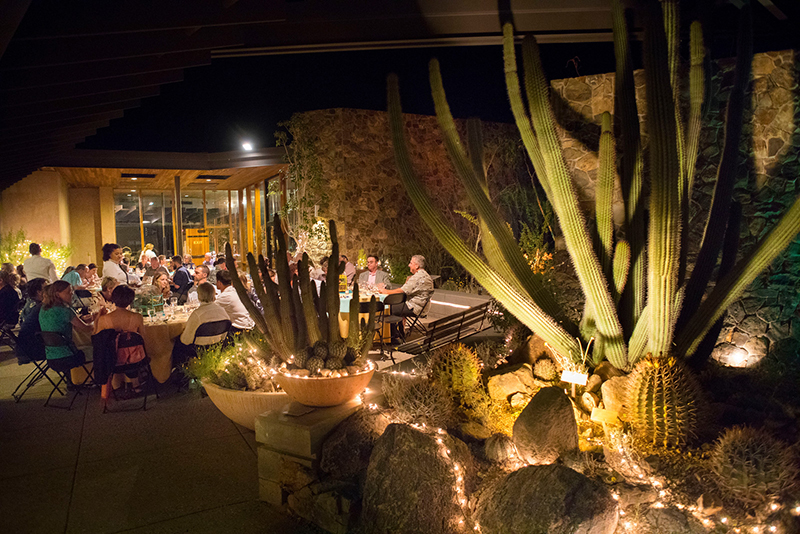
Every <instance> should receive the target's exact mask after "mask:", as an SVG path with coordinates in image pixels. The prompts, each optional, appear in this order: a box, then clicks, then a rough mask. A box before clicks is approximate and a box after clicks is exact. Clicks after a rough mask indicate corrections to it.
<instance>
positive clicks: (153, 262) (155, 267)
mask: <svg viewBox="0 0 800 534" xmlns="http://www.w3.org/2000/svg"><path fill="white" fill-rule="evenodd" d="M158 273H164V274H166V275H167V276H169V271H168V270H167V268H166V267H162V266H161V262H160V261H159V260H158V256H153V257H152V258H150V261H149V262H148V264H147V267H146V268H145V270H144V275H145V276H152V277H154V278H155V276H156V275H157V274H158Z"/></svg>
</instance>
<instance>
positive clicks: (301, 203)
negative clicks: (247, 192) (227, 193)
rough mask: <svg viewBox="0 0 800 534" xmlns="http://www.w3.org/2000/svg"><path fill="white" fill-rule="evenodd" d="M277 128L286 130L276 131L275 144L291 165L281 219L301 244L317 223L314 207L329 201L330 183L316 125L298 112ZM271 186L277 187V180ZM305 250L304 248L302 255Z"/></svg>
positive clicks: (287, 176)
mask: <svg viewBox="0 0 800 534" xmlns="http://www.w3.org/2000/svg"><path fill="white" fill-rule="evenodd" d="M278 127H280V128H283V129H282V130H278V131H276V132H275V145H276V146H279V147H284V148H285V150H286V153H285V156H284V159H285V161H286V162H287V163H288V164H289V165H288V169H287V171H286V174H285V177H286V180H287V183H288V188H287V189H288V195H287V199H286V204H285V205H284V206H283V207H282V208H281V217H282V218H283V219H284V220H285V221H286V223H287V227H288V233H289V235H290V236H291V237H293V238H294V239H295V240H297V241H298V244H300V243H301V242H303V241H304V240H305V239H306V238H307V237H308V234H309V233H311V231H312V227H313V226H314V224H315V223H316V222H317V213H316V209H315V206H318V205H320V204H327V202H328V195H327V193H326V191H327V189H326V185H327V184H326V183H325V180H324V176H323V170H322V163H321V162H320V160H319V156H318V155H317V151H316V141H317V139H316V137H315V135H314V131H315V129H314V125H313V124H311V123H310V121H309V120H308V118H307V117H305V116H304V115H303V114H302V113H296V114H294V115H292V118H290V119H289V120H288V121H284V122H280V123H278ZM270 184H276V185H275V186H273V187H278V180H273V181H272V182H270ZM303 251H304V250H303V249H302V248H301V250H300V252H303ZM314 261H315V263H316V261H317V260H314Z"/></svg>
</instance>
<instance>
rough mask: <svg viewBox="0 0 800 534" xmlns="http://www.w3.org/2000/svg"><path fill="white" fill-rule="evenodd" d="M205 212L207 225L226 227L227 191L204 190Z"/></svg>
mask: <svg viewBox="0 0 800 534" xmlns="http://www.w3.org/2000/svg"><path fill="white" fill-rule="evenodd" d="M206 214H207V217H208V226H209V227H213V226H224V227H225V228H227V227H228V224H229V222H230V221H229V220H228V216H229V215H228V214H229V210H228V192H227V191H206Z"/></svg>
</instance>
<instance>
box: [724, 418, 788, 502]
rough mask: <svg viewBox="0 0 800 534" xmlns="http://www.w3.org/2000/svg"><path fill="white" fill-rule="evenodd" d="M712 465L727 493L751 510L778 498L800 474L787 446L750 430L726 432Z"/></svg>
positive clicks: (740, 428)
mask: <svg viewBox="0 0 800 534" xmlns="http://www.w3.org/2000/svg"><path fill="white" fill-rule="evenodd" d="M710 465H711V470H712V471H713V472H714V474H715V475H716V477H715V479H716V482H717V485H718V486H719V488H720V489H721V490H722V491H723V493H724V494H725V495H727V496H730V497H733V498H734V499H735V500H736V501H737V502H738V503H739V504H741V505H743V506H745V507H748V508H754V507H756V506H759V505H762V504H766V503H768V502H769V501H770V500H772V499H777V498H778V497H779V496H780V495H781V494H782V493H784V492H785V491H786V490H788V489H790V488H792V487H793V486H795V485H796V484H797V480H798V475H800V471H798V466H797V463H796V459H795V458H794V455H793V453H792V450H791V449H790V448H789V447H788V446H787V445H786V444H785V443H783V442H781V441H778V440H776V439H775V438H773V437H772V436H771V435H770V434H768V433H766V432H765V431H763V430H756V429H754V428H750V427H737V428H731V429H728V430H726V431H725V433H724V434H723V435H722V436H721V437H720V438H719V440H718V441H717V442H716V443H715V444H714V449H713V450H712V452H711V457H710Z"/></svg>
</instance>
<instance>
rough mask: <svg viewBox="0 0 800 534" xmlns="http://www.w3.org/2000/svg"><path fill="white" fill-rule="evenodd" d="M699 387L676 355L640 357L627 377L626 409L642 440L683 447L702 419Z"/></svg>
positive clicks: (636, 435) (664, 446) (654, 444)
mask: <svg viewBox="0 0 800 534" xmlns="http://www.w3.org/2000/svg"><path fill="white" fill-rule="evenodd" d="M701 403H702V398H701V392H700V386H699V385H698V383H697V381H696V380H695V377H694V375H692V374H691V372H690V371H689V369H688V368H687V367H686V365H685V364H684V363H683V362H682V361H681V360H678V359H676V358H675V357H671V356H670V357H661V358H659V357H655V356H652V355H650V354H648V355H647V356H646V357H645V358H643V359H641V360H640V361H639V363H638V364H637V365H636V367H635V368H634V369H633V372H632V373H631V374H630V375H629V377H628V392H627V402H626V406H627V410H628V417H629V419H630V422H631V426H632V428H633V432H634V436H635V438H636V439H637V441H638V442H639V443H642V444H645V445H650V446H653V447H656V448H675V447H683V446H684V445H686V444H687V443H688V442H689V441H690V440H691V439H693V438H694V437H695V435H696V432H697V429H698V428H699V425H700V423H701V419H702V404H701Z"/></svg>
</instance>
